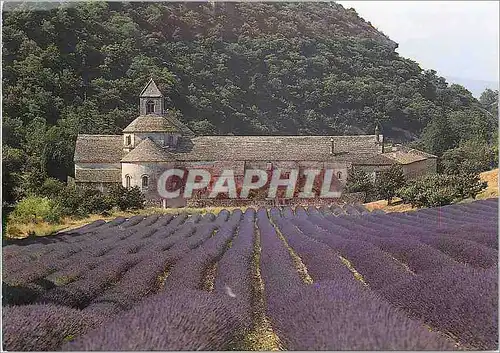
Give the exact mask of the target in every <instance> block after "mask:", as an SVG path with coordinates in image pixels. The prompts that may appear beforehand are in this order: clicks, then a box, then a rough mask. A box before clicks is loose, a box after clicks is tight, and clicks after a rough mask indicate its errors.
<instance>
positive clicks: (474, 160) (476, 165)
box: [439, 140, 498, 175]
mask: <svg viewBox="0 0 500 353" xmlns="http://www.w3.org/2000/svg"><path fill="white" fill-rule="evenodd" d="M497 165H498V164H497V162H496V159H495V151H494V149H493V148H492V146H491V145H490V144H488V143H487V142H485V141H478V140H469V141H466V142H464V143H463V144H461V145H460V146H459V147H456V148H453V149H450V150H448V151H446V152H444V153H443V155H442V157H441V158H440V162H439V166H440V169H441V171H442V172H443V173H445V174H454V175H458V174H462V173H469V174H478V173H481V172H484V171H487V170H490V169H492V168H494V167H495V166H497Z"/></svg>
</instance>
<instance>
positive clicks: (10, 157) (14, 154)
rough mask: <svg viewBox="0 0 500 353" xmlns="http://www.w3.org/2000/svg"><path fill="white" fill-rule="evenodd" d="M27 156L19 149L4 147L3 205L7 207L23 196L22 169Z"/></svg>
mask: <svg viewBox="0 0 500 353" xmlns="http://www.w3.org/2000/svg"><path fill="white" fill-rule="evenodd" d="M25 160H26V156H25V154H24V152H23V151H22V150H20V149H17V148H12V147H9V146H6V145H3V146H2V205H3V206H6V205H9V204H12V203H13V202H15V201H17V200H19V199H20V198H21V197H22V196H23V192H22V189H21V186H22V182H23V179H22V175H21V173H22V169H23V165H24V164H25Z"/></svg>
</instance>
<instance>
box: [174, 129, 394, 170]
mask: <svg viewBox="0 0 500 353" xmlns="http://www.w3.org/2000/svg"><path fill="white" fill-rule="evenodd" d="M331 138H332V137H331V136H200V137H195V138H192V139H186V138H182V139H181V140H180V141H181V143H180V145H179V146H178V148H177V149H176V151H173V152H172V153H173V154H174V156H175V157H176V159H178V160H185V161H195V160H200V161H203V160H226V161H229V160H270V161H273V160H274V161H278V160H281V161H298V160H303V161H306V160H308V161H353V162H355V163H356V162H359V163H363V164H372V163H374V164H380V163H382V164H390V163H391V162H390V160H389V159H387V158H385V157H383V156H381V155H380V146H378V145H376V144H375V135H358V136H333V139H334V151H335V154H333V155H332V154H331V153H330V151H331V142H330V139H331Z"/></svg>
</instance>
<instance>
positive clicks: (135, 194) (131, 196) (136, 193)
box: [109, 185, 145, 211]
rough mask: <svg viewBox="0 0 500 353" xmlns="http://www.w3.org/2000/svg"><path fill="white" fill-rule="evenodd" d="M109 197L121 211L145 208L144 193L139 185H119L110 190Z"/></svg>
mask: <svg viewBox="0 0 500 353" xmlns="http://www.w3.org/2000/svg"><path fill="white" fill-rule="evenodd" d="M109 197H110V201H111V202H112V204H113V205H115V206H116V207H118V208H119V209H120V210H121V211H126V210H137V209H141V208H144V202H145V200H144V195H143V194H142V192H141V189H139V188H138V187H137V186H134V187H133V188H125V187H123V186H122V185H117V186H115V187H113V188H112V189H111V190H110V192H109Z"/></svg>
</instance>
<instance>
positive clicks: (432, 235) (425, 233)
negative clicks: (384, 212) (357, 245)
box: [364, 219, 498, 268]
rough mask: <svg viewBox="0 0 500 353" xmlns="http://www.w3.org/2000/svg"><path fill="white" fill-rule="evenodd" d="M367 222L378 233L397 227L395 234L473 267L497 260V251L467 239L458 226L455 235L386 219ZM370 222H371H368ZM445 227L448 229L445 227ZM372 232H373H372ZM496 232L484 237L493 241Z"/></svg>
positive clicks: (384, 232)
mask: <svg viewBox="0 0 500 353" xmlns="http://www.w3.org/2000/svg"><path fill="white" fill-rule="evenodd" d="M364 222H368V224H369V225H367V226H366V227H367V228H371V229H372V232H373V231H374V230H379V231H381V232H379V233H378V234H385V235H388V234H394V233H395V232H394V229H398V232H397V233H396V234H399V236H400V237H405V238H406V237H413V238H416V239H417V240H418V241H420V242H422V243H425V244H427V245H430V246H432V247H434V248H435V249H437V250H439V251H441V252H443V253H444V254H447V255H448V256H450V257H452V258H453V259H455V260H456V261H459V262H465V263H468V264H470V265H471V266H475V267H482V268H488V267H490V266H494V265H495V264H496V263H497V260H498V252H497V251H495V250H494V249H493V248H490V247H487V246H485V245H482V244H480V243H478V242H475V241H472V240H468V239H467V238H468V234H469V232H468V231H464V230H463V229H461V228H458V229H457V230H456V231H454V232H453V234H454V235H455V236H447V235H442V234H440V233H439V231H438V232H432V231H430V230H425V229H419V228H418V227H417V226H411V225H408V224H398V223H397V222H392V221H390V220H388V222H387V223H385V224H382V223H381V222H374V221H373V222H370V219H365V220H364ZM370 223H371V224H370ZM398 225H399V228H398ZM445 229H448V230H449V229H450V228H449V227H448V228H445ZM372 234H373V233H372ZM496 237H497V236H496V234H495V233H492V234H490V235H487V236H486V238H487V239H489V240H490V241H491V242H495V240H494V239H495V238H496Z"/></svg>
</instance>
